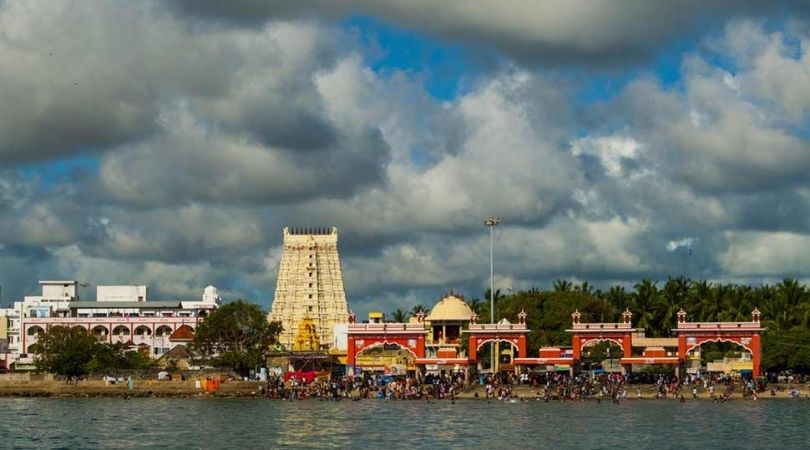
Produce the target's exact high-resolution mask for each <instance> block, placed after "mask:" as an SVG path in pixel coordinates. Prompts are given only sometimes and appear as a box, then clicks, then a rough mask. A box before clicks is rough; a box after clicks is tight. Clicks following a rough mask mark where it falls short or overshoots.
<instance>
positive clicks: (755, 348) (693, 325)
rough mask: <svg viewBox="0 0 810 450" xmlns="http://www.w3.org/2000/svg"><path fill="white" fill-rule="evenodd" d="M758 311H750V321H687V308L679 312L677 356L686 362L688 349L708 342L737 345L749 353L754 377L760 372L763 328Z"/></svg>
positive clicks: (689, 350)
mask: <svg viewBox="0 0 810 450" xmlns="http://www.w3.org/2000/svg"><path fill="white" fill-rule="evenodd" d="M760 317H761V313H760V312H759V310H758V309H756V308H755V309H754V310H753V311H752V312H751V321H750V322H688V321H687V320H686V311H684V310H683V309H681V310H680V311H678V327H677V328H676V329H675V332H676V333H677V334H678V357H679V358H680V360H681V361H685V360H686V358H687V355H688V354H689V352H691V351H692V350H694V349H695V348H698V347H700V346H701V345H703V344H706V343H709V342H729V343H733V344H737V345H739V346H740V347H742V348H744V349H746V350H747V351H749V352H750V353H751V360H752V363H753V376H755V377H757V376H759V375H761V373H762V367H761V363H762V336H761V335H762V332H763V331H765V328H762V325H761V323H760Z"/></svg>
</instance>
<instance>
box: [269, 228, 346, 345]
mask: <svg viewBox="0 0 810 450" xmlns="http://www.w3.org/2000/svg"><path fill="white" fill-rule="evenodd" d="M337 237H338V232H337V228H334V227H332V228H284V240H283V247H282V252H281V263H280V264H279V269H278V281H277V282H276V293H275V298H274V299H273V306H272V308H271V310H270V314H269V315H268V317H267V319H268V320H270V321H280V322H281V325H282V326H283V327H284V331H282V333H281V335H280V336H279V341H280V342H281V344H282V345H284V347H285V348H287V349H292V348H293V347H294V346H295V338H296V334H298V330H299V324H300V323H301V321H303V320H305V319H306V320H308V321H309V320H311V321H312V323H314V325H315V331H316V332H317V336H316V337H314V338H316V339H317V340H319V341H320V344H321V347H331V346H332V343H333V342H334V327H335V324H339V323H346V321H347V320H348V310H347V306H346V292H345V291H344V289H343V272H342V271H341V269H340V258H339V257H338V249H337Z"/></svg>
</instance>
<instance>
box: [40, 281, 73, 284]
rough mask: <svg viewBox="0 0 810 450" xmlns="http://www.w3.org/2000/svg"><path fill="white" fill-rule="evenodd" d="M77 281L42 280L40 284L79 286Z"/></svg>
mask: <svg viewBox="0 0 810 450" xmlns="http://www.w3.org/2000/svg"><path fill="white" fill-rule="evenodd" d="M77 283H78V281H76V280H40V282H39V284H77Z"/></svg>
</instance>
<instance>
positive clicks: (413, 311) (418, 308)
mask: <svg viewBox="0 0 810 450" xmlns="http://www.w3.org/2000/svg"><path fill="white" fill-rule="evenodd" d="M420 311H421V312H423V313H425V314H427V308H425V305H423V304H421V303H419V304H416V305H414V306H413V308H411V315H414V316H415V315H417V314H419V312H420Z"/></svg>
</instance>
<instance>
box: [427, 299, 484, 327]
mask: <svg viewBox="0 0 810 450" xmlns="http://www.w3.org/2000/svg"><path fill="white" fill-rule="evenodd" d="M472 314H473V311H472V309H470V307H469V306H468V305H467V304H466V303H465V302H464V300H462V299H461V298H459V297H457V296H456V295H454V294H449V295H446V296H445V297H444V298H442V299H441V300H439V303H436V306H434V307H433V309H432V310H430V315H429V316H427V317H426V318H425V320H427V321H428V322H436V321H441V320H454V321H469V320H470V316H472Z"/></svg>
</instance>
